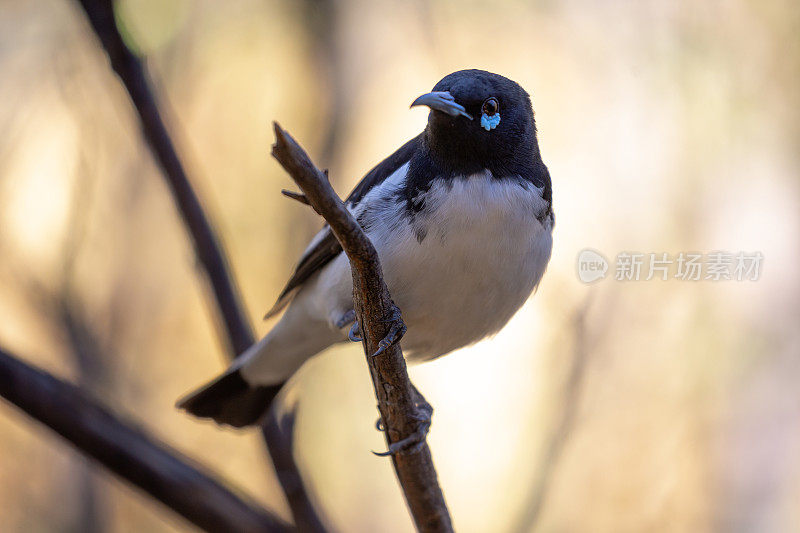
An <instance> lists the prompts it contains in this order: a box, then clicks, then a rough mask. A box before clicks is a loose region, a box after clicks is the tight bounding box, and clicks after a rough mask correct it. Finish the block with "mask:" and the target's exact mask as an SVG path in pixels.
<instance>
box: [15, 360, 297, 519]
mask: <svg viewBox="0 0 800 533" xmlns="http://www.w3.org/2000/svg"><path fill="white" fill-rule="evenodd" d="M0 396H2V397H4V398H5V399H7V400H8V401H10V402H11V403H13V404H14V405H16V406H17V407H19V408H20V409H22V410H23V411H25V412H26V413H27V414H28V415H30V416H31V417H33V418H34V419H36V420H38V421H39V422H41V423H43V424H45V425H46V426H48V427H49V428H50V429H52V430H54V431H55V432H56V433H58V434H59V435H61V436H62V437H64V438H65V439H67V440H68V441H70V442H71V443H72V444H73V445H75V447H76V448H77V449H78V450H80V451H81V453H84V454H86V455H89V456H91V457H93V458H94V459H96V460H97V461H99V462H100V463H102V464H103V465H104V466H105V467H106V468H108V469H109V470H111V471H112V472H114V473H115V474H117V475H119V476H120V477H122V478H124V479H126V480H128V481H129V482H131V483H133V484H134V485H136V486H138V487H139V488H141V489H142V490H144V491H145V492H146V493H147V494H149V495H150V496H152V497H153V498H155V499H157V500H159V501H161V502H162V503H163V504H164V505H166V506H167V507H169V508H170V509H172V510H173V511H175V512H176V513H178V514H180V515H181V516H183V517H184V518H186V519H187V520H189V521H190V522H192V523H193V524H195V525H197V526H199V527H201V528H203V529H206V530H208V531H252V532H261V531H290V530H291V529H290V528H289V526H287V525H286V524H284V523H283V522H282V521H281V520H280V519H278V518H276V517H274V516H272V515H270V514H269V513H268V512H267V511H265V510H264V509H261V508H259V507H258V506H257V505H256V504H255V503H252V502H248V501H245V500H243V499H242V497H241V496H237V495H235V494H233V493H232V492H230V491H229V490H228V489H226V488H225V487H224V486H223V485H222V484H220V483H219V482H218V481H216V480H214V479H213V478H212V477H210V476H209V474H207V473H204V472H202V471H201V470H200V469H199V467H197V466H195V465H191V464H190V463H189V462H188V460H186V459H180V454H179V453H178V452H177V451H175V450H171V449H169V448H168V447H167V446H166V445H165V444H162V443H159V442H157V441H156V440H155V439H153V438H152V437H149V436H147V435H146V434H145V433H144V432H142V431H141V430H137V429H133V427H132V426H130V425H128V424H126V423H123V422H121V421H120V420H119V419H118V418H116V417H115V416H114V415H113V414H111V412H109V411H107V410H106V409H104V408H103V407H101V406H100V405H99V404H98V403H97V402H96V401H95V400H92V399H90V398H89V397H88V396H86V395H85V394H84V393H83V392H82V391H81V390H80V389H78V388H77V387H76V386H74V385H71V384H69V383H66V382H64V381H61V380H59V379H56V378H55V377H53V376H51V375H50V374H47V373H45V372H43V371H41V370H38V369H35V368H33V367H31V366H29V365H27V364H25V363H23V362H22V361H20V360H19V359H17V358H15V357H13V356H12V355H10V354H9V353H7V352H5V351H4V350H2V349H0Z"/></svg>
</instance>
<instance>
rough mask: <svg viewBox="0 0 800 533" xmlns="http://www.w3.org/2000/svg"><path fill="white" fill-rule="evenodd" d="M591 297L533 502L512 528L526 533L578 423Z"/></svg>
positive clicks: (579, 318) (581, 315)
mask: <svg viewBox="0 0 800 533" xmlns="http://www.w3.org/2000/svg"><path fill="white" fill-rule="evenodd" d="M590 298H591V297H588V298H587V299H586V301H585V302H584V303H583V304H582V306H581V307H580V308H579V309H578V311H577V313H576V314H575V318H574V323H573V330H574V335H573V338H574V339H575V340H574V342H575V345H574V348H573V354H572V361H571V364H570V368H569V374H568V376H567V381H566V383H565V384H564V389H563V394H562V398H560V400H559V401H558V402H557V405H559V406H560V407H561V412H560V416H559V419H558V424H557V426H556V428H555V430H554V431H553V434H552V436H551V437H550V440H549V442H548V444H547V448H546V449H545V453H544V459H543V460H542V462H541V468H540V469H539V471H538V472H537V474H536V476H535V478H534V480H533V486H532V490H531V498H530V504H529V505H527V506H526V508H525V510H524V513H523V514H522V516H521V517H520V519H519V520H518V522H517V524H516V526H515V527H514V528H513V529H512V531H517V532H519V533H523V532H529V531H535V530H536V527H537V526H538V524H539V518H540V517H541V514H542V510H543V509H544V505H545V503H546V502H547V498H548V496H549V494H550V488H551V486H552V483H553V480H554V479H555V475H556V472H557V470H558V466H559V465H560V464H561V457H562V454H563V452H564V448H565V447H566V445H567V442H568V441H569V437H570V435H571V433H572V430H573V428H574V427H575V423H576V420H577V418H578V408H579V407H580V400H581V393H582V392H583V386H584V380H585V375H586V365H587V359H588V350H587V349H586V335H587V333H586V315H587V314H588V312H589V308H590V305H591V299H590Z"/></svg>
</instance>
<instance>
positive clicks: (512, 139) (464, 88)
mask: <svg viewBox="0 0 800 533" xmlns="http://www.w3.org/2000/svg"><path fill="white" fill-rule="evenodd" d="M411 105H412V106H415V105H426V106H428V107H430V108H431V112H430V114H429V116H428V126H427V128H426V129H425V134H424V142H425V145H426V147H427V149H428V153H429V156H430V157H432V158H433V159H435V160H436V163H437V166H439V167H440V170H442V171H445V172H446V173H449V174H453V175H455V174H473V173H475V172H479V171H481V170H484V169H489V170H491V171H492V173H493V175H494V176H495V177H498V178H502V177H505V176H512V175H523V174H528V173H530V172H531V169H532V168H533V167H535V166H538V165H539V164H541V158H540V155H539V146H538V143H537V141H536V124H535V122H534V118H533V109H532V108H531V100H530V97H529V96H528V93H526V92H525V90H524V89H523V88H522V87H520V86H519V84H517V83H516V82H514V81H511V80H510V79H508V78H504V77H503V76H500V75H498V74H493V73H491V72H486V71H484V70H459V71H458V72H454V73H452V74H449V75H447V76H445V77H444V78H442V80H441V81H440V82H439V83H437V84H436V85H435V86H434V88H433V92H431V93H428V94H425V95H422V96H420V97H419V98H417V100H415V101H414V103H413V104H411Z"/></svg>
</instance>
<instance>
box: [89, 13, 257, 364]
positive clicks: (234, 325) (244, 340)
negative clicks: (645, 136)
mask: <svg viewBox="0 0 800 533" xmlns="http://www.w3.org/2000/svg"><path fill="white" fill-rule="evenodd" d="M80 4H81V6H82V7H83V10H84V11H85V12H86V16H87V17H88V19H89V22H90V23H91V25H92V28H93V29H94V31H95V33H96V34H97V37H98V38H99V39H100V42H101V43H102V44H103V48H105V51H106V54H108V58H109V59H110V61H111V66H112V68H113V69H114V72H116V73H117V76H119V77H120V79H121V80H122V82H123V84H124V85H125V88H126V89H127V91H128V94H129V95H130V98H131V101H132V102H133V105H134V107H135V108H136V111H137V113H138V115H139V120H140V122H141V127H142V133H143V135H144V138H145V140H146V141H147V143H148V144H149V145H150V149H151V150H152V151H153V155H154V156H155V158H156V161H157V162H158V164H159V166H160V167H161V170H162V173H163V176H164V178H165V180H166V181H167V184H168V185H169V187H170V191H171V192H172V197H173V199H174V200H175V203H176V204H177V205H178V208H179V210H180V214H181V216H182V217H183V221H184V223H185V224H186V227H187V229H188V230H189V234H190V236H191V238H192V243H193V245H194V250H195V253H196V254H197V257H198V259H199V260H200V262H201V263H202V264H203V268H205V270H206V273H207V274H208V279H209V281H210V283H211V287H212V289H213V292H214V297H215V298H216V301H217V306H218V307H219V311H220V314H221V317H220V318H221V319H222V321H223V323H224V324H225V329H226V331H227V340H228V343H229V345H230V348H231V350H232V351H233V353H234V355H238V354H240V353H242V352H244V351H245V350H246V349H247V348H249V347H250V346H251V345H252V344H253V342H254V340H255V339H254V337H253V331H252V329H251V327H250V325H249V323H248V321H247V318H246V317H245V313H244V309H243V307H242V305H241V299H240V298H239V294H238V291H237V289H236V286H235V284H234V283H233V281H232V279H233V278H232V277H231V273H230V269H229V267H228V264H227V261H226V260H225V256H224V254H223V252H222V247H221V245H220V242H219V239H218V238H217V236H216V234H215V233H214V230H213V229H212V227H211V224H210V223H209V221H208V218H207V217H206V214H205V212H204V210H203V206H202V205H201V204H200V200H199V199H198V197H197V194H195V192H194V189H193V188H192V185H191V183H190V182H189V178H188V177H187V174H186V170H185V169H184V167H183V164H182V163H181V160H180V158H179V157H178V154H177V152H176V150H175V146H174V144H173V142H172V139H171V137H170V135H169V132H168V131H167V128H166V125H165V124H164V120H163V118H162V113H161V111H160V110H159V106H158V104H157V102H156V98H155V96H154V94H153V92H152V90H151V89H150V87H151V85H152V84H151V83H150V81H149V78H148V76H147V72H146V71H145V69H144V66H143V65H142V62H141V61H140V60H139V58H138V57H136V56H135V55H133V53H131V51H130V50H129V49H128V47H127V46H125V43H124V42H123V40H122V36H121V35H120V33H119V30H118V29H117V26H116V23H115V21H114V8H113V5H112V2H111V1H110V0H80Z"/></svg>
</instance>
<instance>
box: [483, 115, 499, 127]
mask: <svg viewBox="0 0 800 533" xmlns="http://www.w3.org/2000/svg"><path fill="white" fill-rule="evenodd" d="M498 124H500V113H495V114H494V115H492V116H491V117H490V116H489V115H487V114H486V113H484V114H483V115H481V126H483V129H485V130H486V131H489V130H493V129H495V128H496V127H497V125H498Z"/></svg>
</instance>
